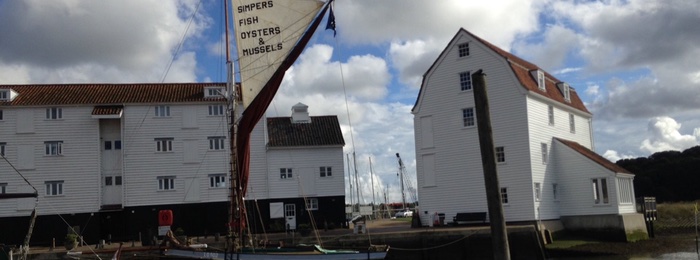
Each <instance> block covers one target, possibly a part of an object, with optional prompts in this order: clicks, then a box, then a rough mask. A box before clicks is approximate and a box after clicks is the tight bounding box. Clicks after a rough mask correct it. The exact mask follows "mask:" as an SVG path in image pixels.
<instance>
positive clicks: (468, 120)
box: [462, 107, 476, 128]
mask: <svg viewBox="0 0 700 260" xmlns="http://www.w3.org/2000/svg"><path fill="white" fill-rule="evenodd" d="M475 126H476V113H475V111H474V108H473V107H468V108H463V109H462V127H465V128H471V127H475Z"/></svg>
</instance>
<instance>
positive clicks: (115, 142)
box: [114, 140, 122, 150]
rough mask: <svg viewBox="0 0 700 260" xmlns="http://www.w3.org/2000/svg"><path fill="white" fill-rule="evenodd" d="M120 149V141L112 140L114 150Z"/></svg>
mask: <svg viewBox="0 0 700 260" xmlns="http://www.w3.org/2000/svg"><path fill="white" fill-rule="evenodd" d="M121 149H122V140H114V150H121Z"/></svg>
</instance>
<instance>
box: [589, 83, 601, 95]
mask: <svg viewBox="0 0 700 260" xmlns="http://www.w3.org/2000/svg"><path fill="white" fill-rule="evenodd" d="M599 90H600V86H598V85H589V86H588V87H587V88H586V94H587V95H590V96H597V95H598V93H600V92H599Z"/></svg>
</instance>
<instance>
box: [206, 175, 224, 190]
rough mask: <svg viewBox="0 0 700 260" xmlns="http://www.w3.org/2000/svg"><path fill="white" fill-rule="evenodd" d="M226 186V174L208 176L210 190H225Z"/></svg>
mask: <svg viewBox="0 0 700 260" xmlns="http://www.w3.org/2000/svg"><path fill="white" fill-rule="evenodd" d="M227 186H228V185H227V183H226V174H223V173H222V174H210V175H209V188H212V189H222V188H226V187H227Z"/></svg>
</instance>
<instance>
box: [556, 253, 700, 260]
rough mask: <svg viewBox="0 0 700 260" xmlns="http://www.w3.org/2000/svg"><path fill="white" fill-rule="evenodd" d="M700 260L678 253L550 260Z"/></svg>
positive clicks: (692, 254) (694, 256)
mask: <svg viewBox="0 0 700 260" xmlns="http://www.w3.org/2000/svg"><path fill="white" fill-rule="evenodd" d="M581 259H590V260H700V255H698V254H697V253H695V252H678V253H670V254H663V255H660V256H633V257H625V256H586V257H564V258H550V260H581Z"/></svg>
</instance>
